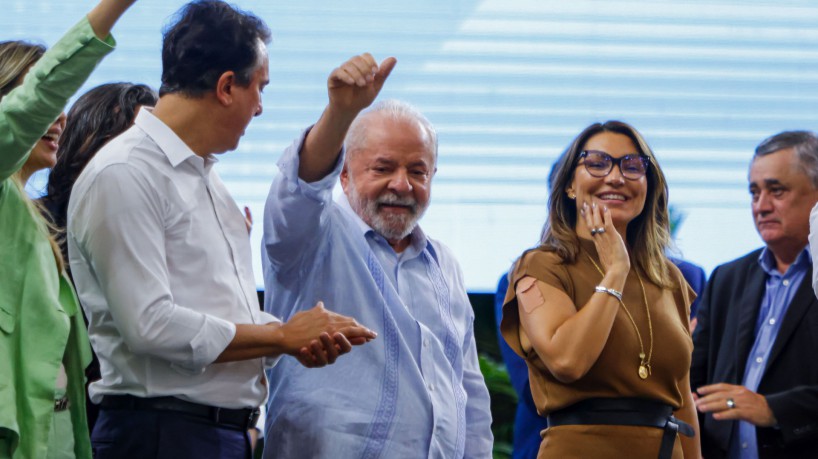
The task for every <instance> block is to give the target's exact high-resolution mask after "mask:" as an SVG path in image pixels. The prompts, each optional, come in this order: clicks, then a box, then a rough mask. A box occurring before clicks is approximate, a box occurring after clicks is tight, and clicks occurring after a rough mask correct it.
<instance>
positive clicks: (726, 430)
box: [690, 131, 818, 459]
mask: <svg viewBox="0 0 818 459" xmlns="http://www.w3.org/2000/svg"><path fill="white" fill-rule="evenodd" d="M749 191H750V196H751V198H752V211H753V219H754V221H755V224H756V229H757V230H758V233H759V235H760V236H761V239H762V240H763V241H764V244H765V247H764V248H763V249H760V250H756V251H754V252H751V253H750V254H748V255H745V256H744V257H742V258H739V259H738V260H735V261H732V262H730V263H727V264H725V265H722V266H719V267H718V268H716V270H715V271H714V272H713V274H712V275H711V277H710V281H709V282H708V284H707V287H706V288H705V292H704V295H703V296H702V301H701V304H700V307H699V314H698V320H699V324H698V327H697V328H696V331H695V333H694V335H693V344H694V351H693V361H692V367H691V371H690V377H691V387H693V388H694V390H696V392H697V393H698V400H697V402H696V403H697V408H698V409H699V411H700V412H701V413H703V420H702V422H701V423H700V425H701V434H702V453H703V455H704V456H705V457H707V458H708V459H711V458H722V457H724V458H729V459H756V458H763V459H766V458H788V459H798V458H814V457H816V454H817V452H818V359H816V357H815V351H816V349H818V347H816V342H817V341H816V338H815V337H816V336H818V300H816V298H815V295H814V294H813V292H812V288H811V279H812V272H813V265H812V258H811V256H810V250H809V247H808V246H807V236H808V234H809V215H810V209H811V208H812V207H813V206H814V205H815V204H816V202H818V137H816V135H815V134H814V133H811V132H807V131H789V132H782V133H780V134H777V135H774V136H772V137H770V138H768V139H767V140H765V141H764V142H762V143H761V144H760V145H759V146H758V148H756V153H755V156H754V157H753V160H752V163H751V166H750V174H749Z"/></svg>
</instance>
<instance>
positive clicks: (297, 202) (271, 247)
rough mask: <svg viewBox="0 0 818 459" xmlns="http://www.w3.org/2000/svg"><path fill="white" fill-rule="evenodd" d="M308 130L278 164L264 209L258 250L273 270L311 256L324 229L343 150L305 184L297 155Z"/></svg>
mask: <svg viewBox="0 0 818 459" xmlns="http://www.w3.org/2000/svg"><path fill="white" fill-rule="evenodd" d="M308 132H309V129H306V130H305V131H304V132H302V134H301V135H300V136H299V137H298V138H297V139H296V140H295V141H294V142H293V144H292V145H290V147H288V148H287V149H286V150H285V151H284V153H283V155H282V156H281V159H280V160H279V162H278V167H279V169H280V173H279V174H278V176H276V178H275V179H274V180H273V184H272V186H271V188H270V193H269V195H268V196H267V202H266V204H265V206H264V235H263V236H262V244H263V247H262V249H263V250H264V252H265V255H266V257H267V259H268V261H269V262H270V264H271V265H272V267H273V269H274V270H276V271H287V270H289V269H292V268H293V266H295V265H297V264H298V263H299V262H301V261H303V260H304V259H305V258H306V257H308V256H309V254H311V253H314V249H315V246H316V245H317V244H318V243H319V242H320V240H321V238H320V237H319V236H320V235H321V234H322V231H324V230H325V229H326V226H327V219H328V215H327V212H326V210H327V209H329V207H330V206H331V204H332V189H333V187H334V186H335V184H336V183H337V181H338V177H339V176H340V175H341V167H342V165H343V163H344V154H343V151H342V152H341V154H340V155H339V157H338V163H337V164H336V166H335V169H333V171H332V172H330V173H329V174H327V176H325V177H324V178H322V179H321V180H318V181H316V182H312V183H308V182H305V181H303V180H301V179H300V178H299V177H298V167H299V164H300V163H299V159H300V158H299V153H300V151H301V148H302V147H303V144H304V139H306V137H307V133H308Z"/></svg>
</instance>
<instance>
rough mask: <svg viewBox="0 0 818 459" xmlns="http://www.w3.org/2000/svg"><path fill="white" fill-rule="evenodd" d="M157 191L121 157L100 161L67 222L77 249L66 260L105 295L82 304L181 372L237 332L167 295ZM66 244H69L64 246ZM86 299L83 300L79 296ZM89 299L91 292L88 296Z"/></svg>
mask: <svg viewBox="0 0 818 459" xmlns="http://www.w3.org/2000/svg"><path fill="white" fill-rule="evenodd" d="M165 204H166V203H165V202H163V198H162V196H161V193H159V192H158V191H157V190H155V189H153V188H152V186H151V184H150V182H149V181H148V180H146V179H145V177H143V176H142V175H141V174H140V172H138V171H136V170H135V169H133V168H131V167H130V166H128V165H127V164H115V165H111V166H108V167H106V168H105V169H104V170H102V171H100V173H99V174H98V175H97V177H96V178H95V182H94V184H93V186H91V187H89V188H88V190H87V192H86V193H85V194H84V196H83V197H82V200H81V202H80V203H79V204H78V205H77V207H76V210H75V212H74V214H73V215H72V218H71V220H70V222H69V227H70V230H69V231H70V236H69V237H71V238H72V239H73V240H74V243H75V245H76V247H77V248H78V250H79V251H80V254H79V255H80V256H79V257H77V256H76V255H77V254H74V253H72V254H71V258H72V266H73V263H74V262H75V260H76V259H79V261H78V262H79V263H89V264H90V266H88V268H89V269H88V271H90V272H91V273H93V275H94V279H79V283H78V289H80V291H82V290H83V285H82V282H95V283H96V284H97V285H98V288H99V289H100V290H101V292H102V293H103V296H104V298H98V300H99V301H100V304H97V305H95V304H85V307H90V308H95V307H96V308H100V309H103V310H104V309H106V308H107V310H108V312H109V313H110V315H111V317H112V319H113V323H114V324H115V326H116V328H117V331H118V332H119V334H120V335H121V336H122V339H123V341H124V342H125V344H126V345H127V346H128V348H129V349H130V350H131V352H133V353H134V354H147V355H151V356H154V357H158V358H161V359H164V360H167V361H169V362H171V364H172V366H173V368H175V369H177V370H178V371H181V372H191V373H200V372H203V371H204V369H205V367H206V366H207V365H209V364H211V363H212V362H214V361H215V360H216V358H217V357H218V356H219V355H220V354H221V353H222V352H223V351H224V349H225V348H226V347H227V346H228V344H229V343H230V342H231V341H232V339H233V337H234V336H235V334H236V327H235V325H234V324H233V323H231V322H229V321H226V320H223V319H220V318H218V317H215V316H213V315H209V314H204V313H201V312H198V311H196V310H194V309H193V308H192V307H193V306H195V305H190V306H191V307H187V305H182V304H177V303H176V302H175V301H174V298H173V294H172V290H171V285H170V280H169V273H168V268H167V261H166V256H167V255H166V251H165V234H164V228H165V223H166V215H165V213H166V210H165V209H166V208H168V206H166V205H165ZM71 246H72V245H71V244H70V245H69V247H70V248H71ZM84 301H85V300H84ZM93 302H94V299H93V298H92V299H91V303H93Z"/></svg>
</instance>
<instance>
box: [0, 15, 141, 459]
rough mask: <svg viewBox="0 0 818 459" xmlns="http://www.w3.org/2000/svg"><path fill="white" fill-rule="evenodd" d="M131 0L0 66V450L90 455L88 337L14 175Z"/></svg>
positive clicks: (24, 168) (50, 129)
mask: <svg viewBox="0 0 818 459" xmlns="http://www.w3.org/2000/svg"><path fill="white" fill-rule="evenodd" d="M134 1H136V0H101V1H100V3H99V4H98V5H97V6H96V7H95V8H94V9H93V10H91V12H89V13H88V15H87V16H86V17H85V18H83V19H82V20H81V21H80V22H79V23H78V24H77V25H75V26H74V27H73V28H72V29H71V30H69V31H68V33H67V34H66V35H65V36H64V37H63V38H62V39H60V41H59V42H57V44H55V45H54V47H53V48H52V49H51V50H49V51H46V52H45V53H44V54H43V55H42V57H40V58H39V60H37V62H36V63H35V64H33V65H31V66H30V67H28V66H26V68H25V69H23V71H22V74H21V75H14V77H13V78H9V75H2V74H0V82H3V84H2V87H0V97H2V99H0V254H2V256H0V458H7V457H11V458H49V457H79V458H86V457H91V446H90V441H89V439H88V427H87V424H86V421H85V397H84V375H83V369H84V367H85V366H86V365H87V364H88V362H89V361H90V348H89V346H88V338H87V335H86V331H85V327H84V325H83V321H82V315H81V314H80V311H79V304H78V302H77V299H76V296H75V295H74V291H73V289H72V288H71V284H70V282H68V281H67V279H66V278H65V276H64V269H63V266H64V261H63V259H62V256H61V255H60V253H59V250H58V249H56V245H55V244H54V242H53V240H52V239H51V237H50V236H49V233H48V228H47V225H46V223H45V221H44V220H43V219H42V217H41V216H40V215H39V212H38V210H37V208H36V207H35V206H34V204H33V203H32V201H31V200H30V199H29V198H28V197H27V196H26V194H25V192H24V191H23V185H24V183H23V182H22V179H23V178H24V177H23V176H25V175H30V173H31V171H32V170H33V169H36V168H38V167H41V166H42V164H41V163H42V161H43V157H44V156H45V157H47V156H48V155H47V153H48V152H47V151H45V152H43V151H41V150H40V148H45V149H46V150H49V149H50V147H51V146H53V145H49V142H53V141H54V140H56V139H55V136H56V135H57V131H58V130H59V128H60V125H59V122H60V121H59V119H58V118H60V117H61V116H62V115H61V114H62V110H63V107H64V106H65V104H66V102H67V101H68V99H69V98H70V97H71V96H72V95H73V94H74V93H75V92H76V91H77V90H78V89H79V87H80V86H82V84H83V83H84V82H85V80H86V78H87V77H88V75H89V74H90V73H91V71H92V70H93V69H94V67H95V66H96V65H97V63H98V62H99V61H100V60H101V59H102V58H103V57H104V56H105V55H106V54H107V53H109V52H110V51H111V50H112V49H113V44H114V41H113V39H112V38H111V37H110V36H109V34H110V30H111V28H112V27H113V25H114V23H115V22H116V21H117V20H118V19H119V17H120V16H121V15H122V14H123V13H124V12H125V10H127V8H128V7H129V6H130V5H132V4H133V3H134ZM18 45H19V43H4V44H2V45H1V46H2V47H10V48H16V47H17V46H18ZM35 54H36V53H35ZM7 56H10V54H8V55H7ZM12 67H14V66H4V65H3V62H0V69H2V68H6V69H10V68H12ZM21 77H22V78H21ZM55 120H58V124H57V125H56V127H55ZM41 139H42V140H43V142H44V144H41V145H40V147H38V148H35V150H37V152H36V153H35V154H34V155H33V156H32V154H31V153H32V149H33V148H34V147H35V146H36V145H37V143H38V142H39V141H40V140H41ZM44 153H45V154H44ZM63 393H64V394H65V398H63V397H62V394H63ZM66 408H67V409H66Z"/></svg>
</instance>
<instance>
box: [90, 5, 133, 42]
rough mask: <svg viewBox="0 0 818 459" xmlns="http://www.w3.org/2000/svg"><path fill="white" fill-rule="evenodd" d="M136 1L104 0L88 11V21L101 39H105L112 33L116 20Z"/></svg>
mask: <svg viewBox="0 0 818 459" xmlns="http://www.w3.org/2000/svg"><path fill="white" fill-rule="evenodd" d="M134 3H136V0H102V1H101V2H99V4H98V5H97V6H95V7H94V9H92V10H91V11H90V12H89V13H88V23H89V24H91V28H92V29H94V33H95V34H96V35H97V38H99V39H100V40H105V39H106V38H108V35H110V34H111V29H112V28H113V27H114V24H116V21H118V20H119V18H120V17H122V15H123V14H124V13H125V11H126V10H127V9H128V8H130V6H131V5H133V4H134Z"/></svg>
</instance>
